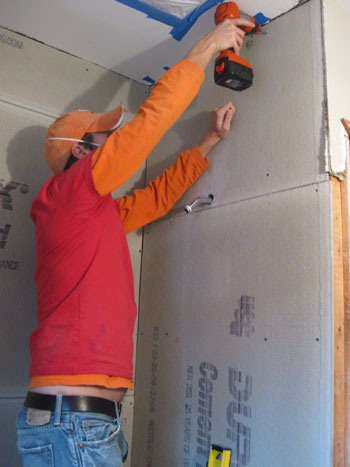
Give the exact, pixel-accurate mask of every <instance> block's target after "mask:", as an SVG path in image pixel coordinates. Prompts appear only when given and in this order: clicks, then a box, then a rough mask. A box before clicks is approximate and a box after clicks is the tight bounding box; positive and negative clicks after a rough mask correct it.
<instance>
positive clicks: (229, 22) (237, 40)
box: [185, 18, 254, 70]
mask: <svg viewBox="0 0 350 467" xmlns="http://www.w3.org/2000/svg"><path fill="white" fill-rule="evenodd" d="M240 26H247V27H250V28H254V24H253V23H252V22H251V21H248V20H247V19H244V18H236V19H226V20H225V21H223V22H222V23H220V24H218V25H217V26H216V27H215V28H214V29H213V30H212V31H211V32H209V33H208V34H206V35H205V36H204V37H203V38H202V39H201V40H200V41H199V42H197V44H196V45H195V46H194V47H192V49H191V50H190V51H189V52H188V54H187V55H186V57H185V58H186V59H187V60H191V61H192V62H194V63H196V64H197V65H199V66H200V67H201V68H203V70H205V68H206V67H207V65H208V63H209V62H210V60H211V58H212V56H213V55H214V54H216V53H218V52H221V51H222V50H226V49H229V48H230V47H233V49H234V51H235V53H236V54H237V55H239V52H240V50H241V47H242V45H243V39H244V35H245V32H244V31H243V30H242V29H241V28H240Z"/></svg>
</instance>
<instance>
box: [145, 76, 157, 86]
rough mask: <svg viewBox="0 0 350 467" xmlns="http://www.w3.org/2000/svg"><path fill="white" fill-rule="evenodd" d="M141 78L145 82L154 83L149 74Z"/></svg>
mask: <svg viewBox="0 0 350 467" xmlns="http://www.w3.org/2000/svg"><path fill="white" fill-rule="evenodd" d="M142 80H143V81H147V83H150V84H154V83H155V81H154V79H152V78H151V77H150V76H145V77H144V78H142Z"/></svg>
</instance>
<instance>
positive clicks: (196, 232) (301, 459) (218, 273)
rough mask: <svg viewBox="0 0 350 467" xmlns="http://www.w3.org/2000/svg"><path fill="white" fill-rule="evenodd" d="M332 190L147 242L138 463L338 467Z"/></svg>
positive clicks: (187, 224) (158, 231) (155, 233)
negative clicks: (226, 457)
mask: <svg viewBox="0 0 350 467" xmlns="http://www.w3.org/2000/svg"><path fill="white" fill-rule="evenodd" d="M330 209H331V192H330V187H329V183H328V182H325V183H321V184H315V185H311V186H309V187H303V188H298V189H295V190H288V191H286V192H281V193H278V194H275V195H271V196H264V197H260V198H258V199H253V200H249V201H244V202H239V203H235V204H231V205H227V206H224V207H219V208H215V209H207V210H205V211H202V212H197V213H194V214H190V215H188V216H185V215H183V216H179V217H175V218H173V219H169V220H165V221H160V222H157V223H155V224H153V225H152V226H151V227H150V228H149V230H148V231H147V232H146V235H145V240H144V256H143V266H142V275H143V279H142V285H141V315H140V328H139V337H138V356H137V372H136V401H135V416H134V420H135V422H134V434H133V439H134V452H133V456H134V457H133V461H132V465H133V466H139V465H145V466H147V467H151V466H152V467H163V466H164V465H166V466H169V467H179V466H190V467H204V466H205V465H206V462H207V460H208V452H209V451H208V448H209V446H210V444H211V443H212V444H219V445H221V446H223V447H227V448H230V449H232V457H233V460H232V464H231V465H233V466H235V467H242V466H249V467H281V466H283V467H301V466H303V467H304V466H305V467H306V466H307V467H326V466H327V467H330V466H331V431H332V413H331V412H332V410H331V401H332V384H331V381H332V378H331V368H332V360H331V358H332V347H331V340H332V339H331V336H332V319H331V316H332V297H331V267H330V260H329V258H330V255H329V252H330V251H331V216H330V212H331V211H330Z"/></svg>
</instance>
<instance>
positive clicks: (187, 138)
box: [147, 1, 327, 206]
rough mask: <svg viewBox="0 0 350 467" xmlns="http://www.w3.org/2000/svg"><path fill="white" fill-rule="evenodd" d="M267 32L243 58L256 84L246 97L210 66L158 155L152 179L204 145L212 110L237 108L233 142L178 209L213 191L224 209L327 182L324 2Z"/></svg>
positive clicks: (213, 158) (218, 150) (214, 157)
mask: <svg viewBox="0 0 350 467" xmlns="http://www.w3.org/2000/svg"><path fill="white" fill-rule="evenodd" d="M266 31H267V35H264V36H256V37H254V38H253V39H252V42H251V43H249V42H247V43H246V45H245V46H244V49H243V50H242V53H241V56H242V57H244V58H245V59H247V60H248V61H249V62H250V63H251V64H252V65H253V67H254V74H255V78H254V84H253V86H252V87H251V88H249V89H247V90H246V91H243V92H242V93H237V92H236V93H234V92H232V91H230V90H228V89H225V88H222V87H219V86H216V85H215V84H214V80H213V67H210V68H209V70H208V72H207V74H206V79H205V82H204V84H203V86H202V88H201V91H200V93H199V95H198V96H197V98H196V99H195V100H194V102H193V103H192V104H191V106H190V107H189V109H188V110H187V111H186V112H185V113H184V114H183V116H182V118H181V119H180V120H179V121H178V122H177V123H176V124H175V125H174V126H173V127H172V130H171V131H170V132H168V133H167V135H166V136H165V137H164V138H163V140H162V141H161V142H160V143H159V144H158V146H157V148H156V149H155V150H154V151H153V152H152V155H151V157H150V161H149V163H148V170H147V176H148V178H149V179H152V178H155V177H156V176H157V175H159V173H160V171H161V170H162V169H164V168H166V167H167V166H169V165H170V163H171V162H173V161H174V160H175V158H176V157H177V155H178V153H180V152H181V151H183V150H185V149H187V148H188V147H192V146H193V145H195V144H197V143H198V142H199V141H200V140H201V138H202V137H203V136H204V134H205V133H206V131H207V129H208V127H209V122H210V112H211V110H212V109H214V108H215V107H218V106H220V105H223V104H224V103H226V102H227V101H232V103H233V104H234V105H235V107H236V109H237V112H236V115H235V117H234V121H233V124H232V131H231V133H230V135H229V137H228V138H227V139H226V140H224V141H222V142H220V143H219V144H218V145H217V146H216V147H215V148H214V150H213V151H212V152H211V153H210V155H209V160H210V162H211V163H212V167H211V168H209V169H208V170H207V171H206V172H205V173H204V174H203V175H202V176H201V178H200V179H199V180H198V182H197V183H196V184H195V185H194V187H193V188H191V189H190V190H189V191H188V192H187V193H186V194H185V196H184V197H183V198H182V200H181V201H180V203H179V206H183V205H185V204H188V203H190V202H192V200H193V199H194V198H195V197H196V196H203V195H205V196H207V195H208V194H209V193H213V194H214V195H215V200H214V203H215V205H216V206H218V205H224V204H227V203H229V202H235V201H238V200H242V199H248V198H251V197H255V196H260V195H262V194H267V193H273V192H276V191H279V190H281V189H286V188H292V187H296V186H301V185H307V184H309V183H313V182H318V181H322V180H325V179H327V174H326V172H325V171H326V161H325V157H324V146H325V134H324V131H323V125H324V122H323V115H324V99H325V95H324V87H323V61H322V60H323V59H322V43H321V14H320V4H319V3H318V2H317V1H311V2H309V3H307V4H305V5H303V6H302V7H300V8H297V9H295V10H293V11H291V12H290V13H288V14H287V15H284V16H282V17H280V18H278V19H276V20H275V21H273V22H272V23H271V24H269V25H268V26H266ZM291 44H293V46H292V47H291Z"/></svg>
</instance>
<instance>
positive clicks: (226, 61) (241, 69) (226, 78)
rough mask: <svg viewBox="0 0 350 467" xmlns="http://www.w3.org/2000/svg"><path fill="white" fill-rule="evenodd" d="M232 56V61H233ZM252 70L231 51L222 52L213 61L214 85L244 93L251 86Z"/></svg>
mask: <svg viewBox="0 0 350 467" xmlns="http://www.w3.org/2000/svg"><path fill="white" fill-rule="evenodd" d="M233 56H234V59H233ZM253 78H254V73H253V68H252V67H251V65H250V64H249V63H248V62H247V61H246V60H244V59H243V58H241V57H239V56H238V55H236V54H235V53H234V51H233V49H231V50H225V51H224V52H222V53H221V54H220V55H219V57H218V58H217V59H216V61H215V70H214V79H215V83H216V84H218V85H219V86H224V87H225V88H230V89H232V90H234V91H244V89H247V88H249V87H250V86H251V85H252V84H253Z"/></svg>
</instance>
